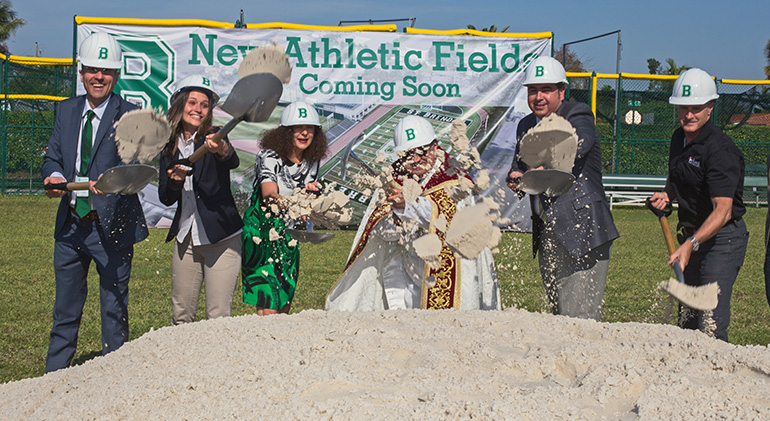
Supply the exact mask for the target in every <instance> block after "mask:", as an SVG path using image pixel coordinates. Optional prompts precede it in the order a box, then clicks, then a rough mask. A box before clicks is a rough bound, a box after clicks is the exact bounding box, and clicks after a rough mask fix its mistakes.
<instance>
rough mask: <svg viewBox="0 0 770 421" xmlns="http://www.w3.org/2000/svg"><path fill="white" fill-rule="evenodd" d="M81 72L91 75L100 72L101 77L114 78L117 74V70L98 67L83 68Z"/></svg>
mask: <svg viewBox="0 0 770 421" xmlns="http://www.w3.org/2000/svg"><path fill="white" fill-rule="evenodd" d="M83 72H84V73H92V74H93V73H99V72H101V73H102V74H103V75H109V76H114V75H115V74H116V73H118V69H102V68H98V67H91V66H83Z"/></svg>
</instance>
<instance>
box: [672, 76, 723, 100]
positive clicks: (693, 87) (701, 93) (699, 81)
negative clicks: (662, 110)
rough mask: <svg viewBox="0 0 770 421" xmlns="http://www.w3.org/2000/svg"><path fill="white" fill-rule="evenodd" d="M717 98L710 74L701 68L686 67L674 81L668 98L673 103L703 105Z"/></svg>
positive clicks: (714, 84)
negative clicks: (672, 89)
mask: <svg viewBox="0 0 770 421" xmlns="http://www.w3.org/2000/svg"><path fill="white" fill-rule="evenodd" d="M717 98H719V95H718V94H717V84H716V83H714V79H712V78H711V75H709V74H708V73H706V72H705V71H703V70H701V69H696V68H692V69H688V70H685V71H683V72H682V73H680V74H679V77H678V78H677V79H676V82H674V92H672V93H671V97H670V98H669V99H668V103H669V104H673V105H703V104H705V103H707V102H709V101H711V100H713V99H717Z"/></svg>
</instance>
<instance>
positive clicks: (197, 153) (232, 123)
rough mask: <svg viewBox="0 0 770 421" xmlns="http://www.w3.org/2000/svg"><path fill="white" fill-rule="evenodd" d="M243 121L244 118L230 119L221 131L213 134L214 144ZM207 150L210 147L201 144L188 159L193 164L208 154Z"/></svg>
mask: <svg viewBox="0 0 770 421" xmlns="http://www.w3.org/2000/svg"><path fill="white" fill-rule="evenodd" d="M241 121H243V118H233V119H231V120H230V121H228V122H227V124H225V125H224V127H222V128H221V129H220V130H219V131H217V132H216V133H214V134H213V135H212V136H211V138H210V139H211V141H212V142H214V144H217V143H219V142H221V141H222V139H224V138H225V136H227V135H228V134H229V133H230V131H231V130H233V128H234V127H235V126H237V125H238V123H240V122H241ZM207 152H208V149H206V148H205V147H202V146H201V147H200V148H198V149H197V150H195V152H193V154H192V155H190V157H189V158H187V159H188V160H189V161H190V163H191V164H194V163H195V161H197V160H199V159H201V158H203V155H206V153H207Z"/></svg>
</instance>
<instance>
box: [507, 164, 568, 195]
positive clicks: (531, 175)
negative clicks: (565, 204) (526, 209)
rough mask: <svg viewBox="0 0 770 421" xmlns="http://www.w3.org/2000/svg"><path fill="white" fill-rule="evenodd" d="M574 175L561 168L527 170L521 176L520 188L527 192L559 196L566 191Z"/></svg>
mask: <svg viewBox="0 0 770 421" xmlns="http://www.w3.org/2000/svg"><path fill="white" fill-rule="evenodd" d="M574 182H575V176H574V175H572V173H570V172H566V171H561V170H549V169H545V170H534V171H527V172H526V173H524V175H523V176H522V177H521V187H520V188H521V190H522V191H524V192H526V193H529V194H545V195H546V196H548V197H555V196H559V195H561V194H562V193H564V192H566V191H567V190H568V189H569V188H570V187H572V183H574Z"/></svg>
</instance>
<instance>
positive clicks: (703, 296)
mask: <svg viewBox="0 0 770 421" xmlns="http://www.w3.org/2000/svg"><path fill="white" fill-rule="evenodd" d="M645 205H646V206H647V208H648V209H650V210H651V211H652V213H654V214H655V215H656V216H657V217H658V220H659V221H660V227H661V228H662V229H663V237H664V238H665V240H666V247H668V254H669V255H671V254H673V253H674V251H675V250H676V246H675V245H674V237H673V236H672V235H671V229H670V228H669V226H668V216H669V215H671V211H672V208H671V204H669V205H668V207H667V208H666V209H665V210H660V209H657V208H655V207H653V206H652V203H651V202H650V199H649V198H647V201H646V203H645ZM672 267H673V268H674V273H676V279H677V280H678V282H677V281H675V280H673V279H669V280H668V281H664V282H661V284H660V286H661V288H663V289H664V290H666V292H668V293H669V294H671V296H672V297H674V298H676V299H677V300H679V302H680V303H682V304H684V305H686V306H688V307H690V308H693V309H695V310H713V309H715V308H716V307H717V304H718V302H719V286H718V285H717V284H716V283H715V282H712V283H710V284H706V285H703V286H699V287H696V286H692V285H687V284H685V283H684V273H682V267H681V266H679V261H678V260H674V264H673V265H672Z"/></svg>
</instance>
